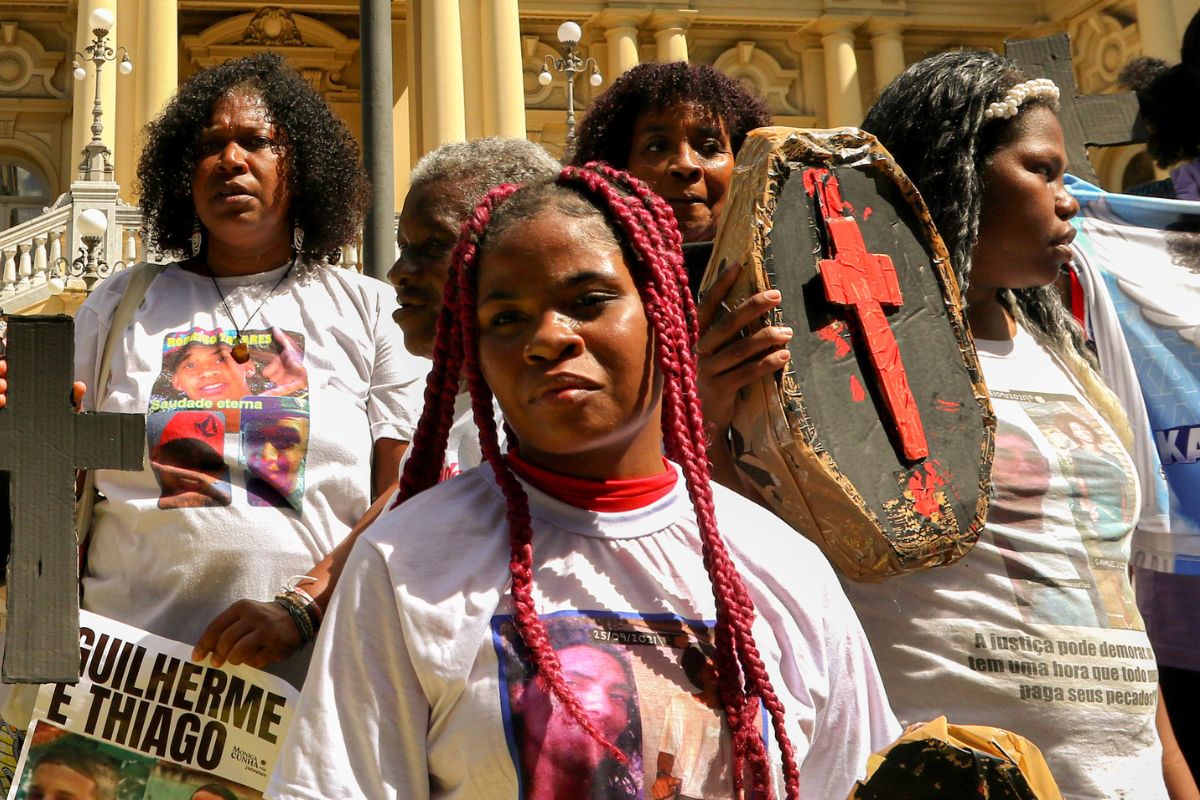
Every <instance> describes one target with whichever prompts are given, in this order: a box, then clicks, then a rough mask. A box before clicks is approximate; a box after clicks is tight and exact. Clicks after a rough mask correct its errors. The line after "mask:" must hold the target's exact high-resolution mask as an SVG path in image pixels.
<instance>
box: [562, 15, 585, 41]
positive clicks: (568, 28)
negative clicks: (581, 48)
mask: <svg viewBox="0 0 1200 800" xmlns="http://www.w3.org/2000/svg"><path fill="white" fill-rule="evenodd" d="M582 34H583V31H582V30H581V29H580V28H579V26H578V25H577V24H575V23H574V22H571V20H567V21H566V22H564V23H563V24H562V25H559V26H558V40H559V41H560V42H562V43H563V44H566V43H567V42H578V41H579V37H580V36H581V35H582Z"/></svg>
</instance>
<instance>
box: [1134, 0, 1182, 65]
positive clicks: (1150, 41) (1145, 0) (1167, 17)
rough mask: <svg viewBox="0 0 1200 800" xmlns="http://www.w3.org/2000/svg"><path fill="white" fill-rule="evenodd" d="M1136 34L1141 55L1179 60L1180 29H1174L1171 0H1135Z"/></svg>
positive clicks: (1169, 60)
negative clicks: (1139, 40)
mask: <svg viewBox="0 0 1200 800" xmlns="http://www.w3.org/2000/svg"><path fill="white" fill-rule="evenodd" d="M1137 22H1138V35H1139V36H1140V37H1141V39H1142V55H1145V56H1153V57H1154V58H1161V59H1165V60H1166V61H1167V62H1168V63H1171V64H1174V63H1176V62H1178V61H1179V44H1180V39H1181V38H1182V36H1183V32H1182V31H1178V32H1177V31H1176V30H1175V10H1174V8H1173V7H1172V5H1171V0H1137Z"/></svg>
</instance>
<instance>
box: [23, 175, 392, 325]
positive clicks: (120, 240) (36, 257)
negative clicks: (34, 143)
mask: <svg viewBox="0 0 1200 800" xmlns="http://www.w3.org/2000/svg"><path fill="white" fill-rule="evenodd" d="M75 216H76V209H74V208H73V204H72V202H71V200H70V197H69V196H67V197H66V198H65V201H64V200H60V202H59V203H57V204H56V205H55V206H54V207H52V208H50V209H49V210H47V211H46V213H44V214H42V215H41V216H38V217H35V218H34V219H31V220H29V221H28V222H25V223H22V224H21V225H17V226H15V227H13V228H9V229H7V230H4V231H0V310H3V311H5V312H7V313H10V314H19V313H22V312H24V311H25V310H26V309H30V308H34V307H37V306H39V305H40V304H42V303H44V301H46V300H47V299H48V298H49V297H50V296H51V295H56V294H61V293H63V292H64V291H66V292H69V293H84V292H86V289H85V287H84V285H83V281H82V280H80V279H79V278H76V277H69V275H68V267H69V265H70V263H71V262H72V261H74V260H75V259H77V258H79V257H80V256H81V253H80V252H75V253H71V251H70V242H72V241H78V237H77V236H73V235H72V224H73V220H74V219H75ZM111 219H112V221H113V223H114V224H112V229H111V230H110V231H109V233H108V234H106V236H105V240H106V241H105V243H104V244H101V245H100V248H99V252H98V255H99V256H100V257H101V258H103V260H104V261H105V262H106V263H107V264H108V265H109V266H110V267H111V269H112V271H113V272H117V271H120V270H122V269H125V268H126V267H127V266H132V265H133V264H136V263H138V262H139V261H155V260H158V259H159V258H161V256H160V254H158V253H156V252H153V251H151V250H149V249H148V248H147V247H146V244H145V242H144V241H143V239H142V213H141V211H140V210H139V209H138V208H137V207H135V206H127V205H124V204H123V203H122V204H117V205H116V206H115V208H114V209H113V211H112V215H111ZM362 252H363V249H362V236H361V234H360V235H359V237H358V238H357V240H356V241H355V242H354V243H353V244H349V245H346V246H345V247H343V248H342V250H341V258H340V260H339V261H338V267H340V268H342V269H352V270H356V271H358V272H361V271H362V269H363V264H362V260H361V253H362ZM389 266H390V265H389ZM110 274H111V273H110Z"/></svg>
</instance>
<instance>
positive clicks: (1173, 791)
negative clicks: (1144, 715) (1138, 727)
mask: <svg viewBox="0 0 1200 800" xmlns="http://www.w3.org/2000/svg"><path fill="white" fill-rule="evenodd" d="M1154 721H1155V724H1156V725H1157V726H1158V738H1159V739H1160V740H1161V741H1162V749H1163V759H1162V765H1163V781H1164V782H1165V783H1166V784H1167V795H1168V796H1170V798H1171V800H1200V790H1198V789H1197V788H1196V780H1195V778H1193V777H1192V771H1191V770H1190V769H1189V768H1188V763H1187V761H1186V760H1185V759H1184V757H1183V751H1182V750H1180V749H1179V742H1177V741H1176V740H1175V731H1174V729H1173V728H1172V727H1171V718H1170V717H1168V716H1167V705H1166V703H1164V702H1163V696H1162V689H1161V688H1160V689H1159V690H1158V712H1157V715H1156V716H1155V719H1154Z"/></svg>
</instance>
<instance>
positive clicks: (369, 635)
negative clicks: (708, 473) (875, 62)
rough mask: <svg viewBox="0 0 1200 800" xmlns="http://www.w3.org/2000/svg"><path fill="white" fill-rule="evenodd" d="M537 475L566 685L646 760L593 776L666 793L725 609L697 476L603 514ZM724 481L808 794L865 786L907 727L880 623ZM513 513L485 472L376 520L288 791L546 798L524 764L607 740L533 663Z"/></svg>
mask: <svg viewBox="0 0 1200 800" xmlns="http://www.w3.org/2000/svg"><path fill="white" fill-rule="evenodd" d="M523 485H524V486H525V491H526V493H527V494H528V496H529V509H530V514H531V517H532V521H533V528H534V538H533V558H534V576H533V597H534V602H535V607H536V609H537V612H538V613H539V614H540V615H541V618H542V619H543V621H544V622H545V624H546V626H547V629H548V632H549V635H550V641H551V643H552V645H553V646H554V647H555V650H556V652H557V653H558V655H559V659H560V661H561V662H562V665H563V673H564V677H565V679H566V680H567V681H568V682H569V684H570V685H571V686H572V687H573V691H575V693H576V696H578V697H580V699H581V702H582V703H584V705H585V707H586V708H588V709H589V713H590V714H592V715H593V719H595V720H596V721H597V724H600V725H603V726H604V727H605V735H606V736H608V737H610V741H612V742H613V744H614V745H615V746H617V747H618V748H619V749H620V750H621V751H622V752H623V753H624V754H625V756H626V759H627V761H626V765H625V766H624V767H621V768H618V767H617V766H616V759H611V761H610V762H608V766H607V768H604V763H603V762H602V763H601V764H600V765H597V766H594V767H591V768H589V767H586V766H577V767H575V768H574V769H575V771H576V772H577V773H578V774H579V775H581V776H587V777H589V778H590V779H592V780H597V781H604V784H603V786H602V787H596V786H592V787H591V790H590V791H585V792H584V793H583V794H582V795H581V796H598V797H605V798H625V797H649V796H650V791H651V788H652V786H653V783H654V781H655V778H656V771H657V770H656V765H657V763H658V755H659V744H660V743H661V742H662V741H663V739H662V735H661V731H662V726H663V720H664V718H665V717H666V714H667V711H668V707H669V704H670V701H671V699H672V698H673V697H675V696H676V695H678V694H680V693H681V692H685V691H686V692H694V691H696V687H694V686H693V684H692V683H691V681H690V680H689V679H688V678H687V677H686V674H685V672H684V670H683V667H682V662H681V657H682V654H683V653H684V651H685V650H686V649H687V647H688V646H689V645H690V644H693V643H694V642H697V641H707V640H709V639H710V638H711V625H712V623H711V620H712V619H713V618H714V616H715V609H714V601H713V595H712V589H711V584H710V581H709V577H708V574H707V572H706V570H705V568H704V565H703V559H702V556H701V547H700V539H699V533H698V530H697V526H696V522H695V513H694V510H693V508H692V504H691V501H690V499H689V498H688V494H687V490H686V486H685V484H684V482H683V481H682V480H679V481H677V483H676V485H675V486H674V488H673V489H672V490H671V491H670V493H669V494H667V495H666V496H665V497H663V498H662V499H660V500H657V501H654V502H652V503H650V504H649V505H647V506H645V507H643V508H639V509H637V510H634V511H627V512H615V513H599V512H593V511H588V510H585V509H581V508H577V507H574V506H570V505H567V504H566V503H563V502H561V501H558V500H555V499H554V498H551V497H549V496H547V495H546V494H544V493H542V492H541V491H539V490H538V489H536V488H534V487H533V486H531V485H529V484H523ZM713 494H714V502H715V506H716V512H717V518H718V526H719V528H720V530H721V531H722V532H723V535H724V538H725V541H726V542H727V543H728V547H729V551H730V555H731V557H732V558H733V560H734V562H735V563H736V564H737V566H738V568H739V570H740V571H741V574H742V575H743V577H744V578H745V580H746V584H747V589H748V591H749V593H750V596H751V598H752V599H753V601H754V604H755V606H756V608H757V612H758V613H757V617H756V619H755V622H754V626H753V632H754V637H755V641H756V643H757V645H758V649H759V652H760V654H761V656H762V660H763V662H764V663H765V664H766V666H767V670H768V673H769V676H770V678H771V682H772V685H773V686H774V687H775V690H776V692H777V693H778V695H779V697H780V699H781V702H782V703H783V705H784V707H785V709H786V719H787V726H788V728H787V729H788V732H789V736H790V739H791V741H792V744H793V745H794V747H795V751H796V760H797V762H798V766H799V769H800V783H801V794H802V796H804V797H813V798H838V797H845V796H846V795H847V794H848V793H849V791H850V787H851V785H852V784H853V782H854V780H855V779H856V778H857V777H859V776H860V775H861V774H862V773H863V772H864V771H865V768H866V762H867V757H868V756H869V755H870V753H872V752H873V751H875V750H877V749H879V748H881V747H883V746H884V745H886V744H888V743H889V742H891V741H892V740H893V739H894V738H895V737H896V735H897V734H898V733H899V730H898V728H897V726H896V723H895V719H894V717H893V716H892V713H891V711H890V709H889V708H888V704H887V699H886V697H885V696H884V693H883V691H882V688H881V685H880V682H879V676H878V673H877V672H876V669H875V666H874V662H873V659H872V657H871V654H870V651H869V650H868V648H867V645H866V640H865V638H864V636H863V634H862V629H861V628H860V626H859V624H858V622H857V620H856V619H855V617H854V613H853V611H851V609H850V607H849V604H848V603H847V602H846V598H845V595H844V594H843V593H842V591H841V589H840V587H839V586H838V583H837V579H836V578H835V577H834V575H833V571H832V569H831V568H830V566H829V564H828V563H827V562H826V561H825V559H824V558H823V557H821V555H820V552H819V551H818V550H817V549H816V547H815V546H814V545H813V544H812V543H811V542H809V541H808V540H806V539H805V538H804V537H802V536H800V535H798V534H797V533H796V532H795V531H793V530H791V529H790V528H788V527H787V526H786V525H785V524H784V523H783V522H781V521H780V520H779V519H778V518H776V517H774V516H773V515H771V514H770V513H769V512H768V511H766V510H765V509H763V508H761V507H759V506H757V505H755V504H753V503H751V502H750V501H748V500H746V499H744V498H742V497H739V496H737V495H734V494H733V493H732V492H730V491H728V490H726V489H724V488H722V487H720V486H716V485H714V486H713ZM506 509H507V506H506V504H505V501H504V498H503V495H502V493H501V491H500V489H499V487H498V485H497V484H496V481H495V477H494V475H493V473H492V470H491V469H490V468H489V467H487V466H483V467H479V468H477V469H473V470H470V471H468V472H465V473H463V474H461V475H459V476H457V477H455V478H452V479H450V480H449V481H446V482H445V483H441V484H439V485H437V486H435V487H433V488H431V489H428V490H427V491H425V492H422V493H421V494H418V495H416V496H415V497H413V498H411V499H410V500H409V501H408V502H407V503H405V505H404V506H403V507H401V508H399V509H397V510H394V511H391V512H387V513H385V514H384V515H383V516H382V517H380V519H379V520H378V521H376V523H375V524H373V525H372V526H371V527H370V528H369V529H368V530H367V531H366V532H364V533H363V535H362V536H361V538H360V539H359V541H358V542H357V543H356V544H355V547H354V551H353V552H352V554H351V555H350V559H349V562H348V563H347V565H346V568H345V571H344V572H343V573H342V576H341V579H340V581H339V583H338V590H337V592H336V593H335V595H334V599H333V603H332V604H331V606H330V609H329V612H328V615H327V618H326V621H325V624H324V625H323V626H322V628H321V633H320V635H319V636H318V639H317V646H316V652H315V653H314V656H313V662H312V666H311V669H310V671H309V676H308V681H307V683H306V685H305V690H304V694H303V696H302V698H301V700H300V704H299V706H298V707H297V709H296V712H295V715H294V716H293V724H292V727H291V730H290V733H289V735H288V738H287V740H286V742H285V744H284V751H283V754H282V756H281V760H280V762H279V765H278V767H277V768H276V770H275V773H274V775H273V776H272V779H271V784H270V786H269V787H268V789H267V793H266V795H267V796H268V797H272V798H287V799H288V800H293V799H296V800H299V798H304V800H309V799H310V798H317V797H321V798H324V797H356V798H372V799H375V798H404V800H422V799H423V798H439V800H450V799H451V798H453V799H454V800H466V798H471V800H511V798H514V797H524V796H531V795H532V794H533V792H532V791H531V787H530V786H529V785H526V784H525V783H523V782H524V781H526V780H527V776H528V773H527V772H526V770H525V769H523V767H522V765H525V766H526V767H528V766H530V765H547V764H550V763H555V764H557V763H560V762H559V759H566V758H569V757H571V756H572V755H579V754H580V753H583V752H587V751H589V750H590V749H591V747H592V745H590V744H589V742H588V741H578V742H577V741H575V739H577V738H578V732H579V729H578V727H577V726H574V725H573V724H571V723H564V724H563V725H554V724H550V722H552V721H553V720H554V717H553V712H550V713H549V714H547V713H546V709H547V707H548V705H547V703H546V702H545V701H544V695H541V698H542V699H541V700H540V701H539V691H540V690H539V689H538V688H537V685H538V683H537V681H534V680H532V678H531V676H530V675H529V674H528V671H527V664H526V662H524V661H522V656H521V654H522V646H521V645H520V642H519V638H518V636H517V635H516V634H515V632H514V626H513V621H512V614H513V606H512V601H511V595H510V574H509V560H510V551H509V542H508V523H507V518H506ZM585 664H586V665H588V666H586V667H584V665H585ZM548 720H550V722H548ZM540 731H544V732H545V733H544V734H543V733H539V732H540ZM554 731H559V732H560V733H559V734H555V733H553V732H554ZM568 734H570V735H571V736H572V737H575V738H573V739H572V741H570V742H568V741H564V739H565V738H566V737H567V736H568ZM585 738H586V737H585ZM770 738H771V759H772V763H774V764H775V765H776V776H775V778H776V779H775V781H774V786H775V789H776V793H777V795H778V793H779V787H780V780H781V779H780V777H779V774H778V773H779V770H778V764H779V755H778V749H777V748H776V747H775V743H774V737H773V736H772V737H770ZM564 751H565V752H564ZM727 752H728V751H727V750H724V749H722V748H719V747H718V748H714V749H713V750H712V751H711V755H712V756H713V757H722V754H723V753H727ZM780 796H781V795H780Z"/></svg>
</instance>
